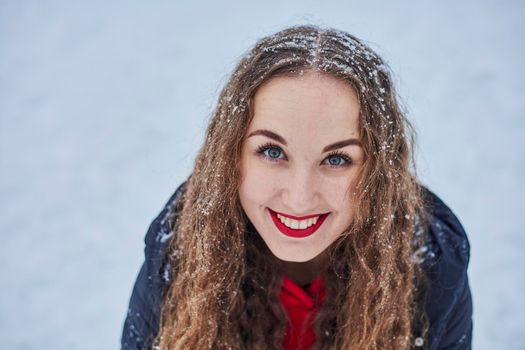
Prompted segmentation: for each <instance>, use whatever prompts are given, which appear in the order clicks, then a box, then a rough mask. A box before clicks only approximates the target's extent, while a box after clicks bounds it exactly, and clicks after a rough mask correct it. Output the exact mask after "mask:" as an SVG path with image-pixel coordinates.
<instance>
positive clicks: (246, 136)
mask: <svg viewBox="0 0 525 350" xmlns="http://www.w3.org/2000/svg"><path fill="white" fill-rule="evenodd" d="M412 147H413V132H412V129H411V126H410V124H409V122H408V120H407V119H406V118H405V115H404V114H403V113H402V111H401V110H400V107H399V106H398V102H397V99H396V94H395V91H394V87H393V84H392V80H391V78H390V74H389V71H388V69H387V67H386V65H385V64H384V62H383V60H382V59H381V58H380V57H379V56H378V55H377V54H376V53H375V52H373V51H372V50H371V49H370V48H369V47H367V46H366V45H364V44H363V43H362V42H361V41H360V40H358V39H357V38H355V37H353V36H352V35H350V34H347V33H344V32H341V31H337V30H333V29H321V28H318V27H315V26H298V27H292V28H288V29H285V30H283V31H280V32H278V33H276V34H274V35H271V36H268V37H265V38H263V39H261V40H260V41H259V42H258V43H257V44H256V45H255V47H254V48H253V49H252V50H251V51H250V52H249V53H248V54H247V55H245V57H244V58H243V59H242V60H241V61H240V62H239V64H238V65H237V67H236V68H235V70H234V72H233V74H232V75H231V78H230V80H229V82H228V83H227V84H226V86H225V87H224V89H223V90H222V92H221V94H220V97H219V101H218V105H217V108H216V110H215V112H214V113H213V116H212V118H211V121H210V124H209V126H208V129H207V133H206V139H205V142H204V145H203V147H202V149H201V150H200V152H199V154H198V156H197V159H196V162H195V165H194V169H193V172H192V174H191V176H190V177H189V178H188V180H187V181H186V182H185V183H183V184H182V185H180V186H179V188H178V189H177V190H176V192H175V193H174V194H173V196H172V197H171V198H170V200H169V201H168V203H167V204H166V206H165V207H164V209H163V210H162V212H161V213H160V214H159V216H158V217H157V218H156V219H155V221H154V222H153V223H152V225H151V226H150V228H149V230H148V233H147V235H146V238H145V242H146V248H145V255H146V261H145V263H144V265H143V266H142V269H141V271H140V273H139V276H138V278H137V281H136V284H135V287H134V290H133V293H132V296H131V301H130V307H129V311H128V315H127V318H126V321H125V324H124V330H123V335H122V348H123V349H149V348H151V347H152V345H153V346H154V347H155V348H158V349H282V348H284V349H409V348H415V349H423V348H425V349H468V348H470V343H471V336H472V300H471V295H470V288H469V284H468V278H467V267H468V261H469V250H470V247H469V242H468V239H467V237H466V235H465V232H464V230H463V228H462V227H461V224H460V223H459V221H458V220H457V218H456V217H455V216H454V214H453V213H452V212H451V211H450V209H449V208H448V207H447V206H446V205H445V204H444V203H443V202H442V201H441V200H440V199H438V198H437V197H436V196H435V195H434V194H433V193H432V192H430V191H429V190H427V189H426V188H424V187H423V186H422V185H420V184H419V183H418V181H417V178H416V175H415V166H414V160H413V156H412V155H413V153H412Z"/></svg>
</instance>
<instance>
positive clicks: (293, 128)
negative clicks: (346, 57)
mask: <svg viewBox="0 0 525 350" xmlns="http://www.w3.org/2000/svg"><path fill="white" fill-rule="evenodd" d="M269 127H272V128H273V129H275V130H273V131H276V132H282V133H283V134H286V136H288V137H297V136H301V135H303V136H307V137H314V136H315V137H316V138H319V137H323V136H326V137H343V138H344V137H349V136H352V137H358V136H359V100H358V97H357V95H356V93H355V91H354V89H353V87H352V86H351V85H350V84H349V83H347V82H345V81H343V80H342V79H338V78H335V77H332V76H329V75H326V74H323V73H317V72H307V73H306V74H304V75H302V76H294V77H275V78H272V79H270V80H269V81H268V82H266V83H265V84H264V85H262V86H261V87H260V88H259V89H258V90H257V92H256V94H255V96H254V100H253V119H252V122H251V124H250V127H249V130H248V132H251V131H253V130H256V129H259V128H269Z"/></svg>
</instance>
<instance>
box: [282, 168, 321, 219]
mask: <svg viewBox="0 0 525 350" xmlns="http://www.w3.org/2000/svg"><path fill="white" fill-rule="evenodd" d="M287 175H288V176H287V178H286V180H284V181H283V182H282V185H283V191H282V192H281V193H282V202H283V205H284V208H283V209H286V210H287V211H288V214H291V215H295V216H306V215H309V214H314V212H313V211H314V210H316V209H318V204H319V180H318V179H317V176H316V174H315V173H313V172H312V171H311V170H306V169H297V170H295V171H292V172H290V173H288V174H287Z"/></svg>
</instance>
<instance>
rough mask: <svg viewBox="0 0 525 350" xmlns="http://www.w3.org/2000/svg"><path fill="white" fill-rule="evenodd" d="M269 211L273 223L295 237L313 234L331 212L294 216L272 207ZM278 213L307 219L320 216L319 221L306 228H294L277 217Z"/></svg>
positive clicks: (293, 217)
mask: <svg viewBox="0 0 525 350" xmlns="http://www.w3.org/2000/svg"><path fill="white" fill-rule="evenodd" d="M268 211H269V212H270V216H271V218H272V220H273V223H274V224H275V226H276V227H277V228H278V229H279V231H281V232H282V233H283V234H285V235H286V236H289V237H295V238H304V237H308V236H310V235H312V234H313V233H314V232H315V231H317V229H319V227H321V225H322V224H323V222H324V221H325V219H326V217H327V216H328V214H329V213H328V214H314V215H308V216H302V217H298V216H292V215H287V214H283V213H277V212H275V211H273V210H271V209H270V208H268ZM277 214H280V215H282V216H285V217H287V218H290V219H294V220H305V219H308V218H312V217H316V216H319V219H317V222H316V223H315V224H313V225H312V226H310V227H307V228H305V229H293V228H290V227H288V226H286V225H285V224H283V223H282V222H281V220H279V218H278V217H277Z"/></svg>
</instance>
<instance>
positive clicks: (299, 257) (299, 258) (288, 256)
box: [270, 249, 321, 263]
mask: <svg viewBox="0 0 525 350" xmlns="http://www.w3.org/2000/svg"><path fill="white" fill-rule="evenodd" d="M270 251H271V252H272V253H273V255H275V257H276V258H277V259H279V260H282V261H287V262H298V263H301V262H307V261H310V260H312V259H314V258H316V257H317V256H318V255H319V254H321V252H312V253H304V252H297V253H293V252H292V253H291V252H283V251H276V250H273V249H270Z"/></svg>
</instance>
